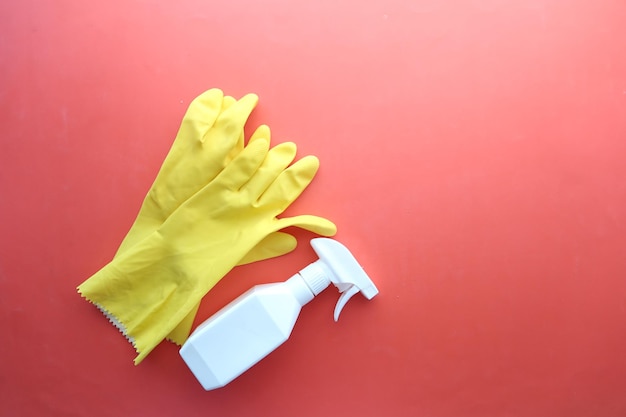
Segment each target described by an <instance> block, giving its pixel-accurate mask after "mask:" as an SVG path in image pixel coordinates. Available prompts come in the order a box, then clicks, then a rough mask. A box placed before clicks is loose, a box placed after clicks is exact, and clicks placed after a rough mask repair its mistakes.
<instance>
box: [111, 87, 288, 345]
mask: <svg viewBox="0 0 626 417" xmlns="http://www.w3.org/2000/svg"><path fill="white" fill-rule="evenodd" d="M257 103H258V97H257V96H256V95H254V94H248V95H246V96H244V97H243V98H242V99H241V100H239V101H236V100H235V99H234V98H232V97H230V96H224V94H223V93H222V91H221V90H219V89H211V90H208V91H206V92H204V93H202V94H201V95H199V96H198V97H196V98H195V99H194V100H193V101H192V102H191V103H190V105H189V107H188V109H187V112H186V113H185V116H184V117H183V121H182V123H181V126H180V129H179V131H178V134H177V135H176V139H175V140H174V143H173V145H172V148H171V149H170V151H169V153H168V155H167V157H166V158H165V161H164V162H163V165H162V166H161V169H160V171H159V173H158V175H157V177H156V179H155V181H154V183H153V184H152V187H151V188H150V191H149V192H148V194H147V196H146V198H145V199H144V201H143V204H142V206H141V209H140V211H139V214H138V215H137V219H136V220H135V222H134V224H133V226H132V227H131V229H130V231H129V232H128V234H127V235H126V237H125V238H124V240H123V242H122V244H121V245H120V247H119V249H118V251H117V254H116V257H117V256H119V255H121V254H123V253H124V252H126V251H127V250H128V249H129V248H131V247H132V246H134V245H135V244H136V243H137V242H140V241H141V240H142V239H144V238H145V237H147V236H148V235H150V234H151V233H153V232H154V231H155V230H157V229H158V228H159V227H160V226H161V224H163V222H164V221H165V220H166V219H167V218H168V217H169V216H170V214H172V213H173V212H174V210H176V209H177V208H178V207H179V206H180V205H181V204H182V203H183V202H185V201H186V200H187V199H188V198H190V197H191V196H192V195H193V194H195V193H196V192H197V191H198V190H200V189H201V188H202V187H203V186H204V185H206V184H207V183H208V182H209V181H210V180H212V179H213V178H215V176H216V175H217V174H218V173H219V172H220V171H221V170H222V169H223V168H224V166H226V164H227V163H228V162H229V161H231V160H232V159H233V158H234V157H235V156H236V155H237V154H238V153H239V152H241V150H242V149H243V146H244V125H245V123H246V121H247V119H248V117H249V116H250V113H251V112H252V110H253V109H254V108H255V106H256V104H257ZM260 138H264V139H267V140H269V139H270V130H269V127H267V126H265V125H262V126H260V127H259V128H258V129H257V130H256V131H255V132H254V133H253V135H252V136H251V137H250V139H249V142H252V141H254V140H256V139H260ZM234 140H236V142H235V144H234V146H233V141H234ZM290 152H293V155H292V156H291V159H290V160H289V161H288V162H286V165H285V167H286V166H287V165H288V164H289V163H291V161H292V160H293V157H295V148H294V147H288V148H284V149H283V153H285V154H286V155H285V157H286V158H284V159H285V161H286V160H287V159H289V158H288V156H287V154H289V153H290ZM295 246H296V239H295V238H294V237H293V236H291V235H289V234H287V233H282V232H276V233H273V234H271V235H269V236H267V237H266V238H265V239H264V240H263V241H261V242H260V243H259V244H258V245H257V246H255V247H254V248H252V249H251V250H250V252H249V253H247V254H245V256H244V257H243V258H242V259H241V260H240V261H239V264H240V265H241V264H245V263H249V262H254V261H258V260H262V259H267V258H271V257H275V256H280V255H283V254H285V253H287V252H290V251H291V250H293V249H294V248H295ZM198 308H199V304H198V305H196V306H195V307H194V308H193V309H192V310H191V311H190V312H189V314H188V315H187V316H186V317H185V318H184V319H183V320H182V321H181V323H180V324H179V325H178V326H176V328H175V329H174V330H173V331H172V332H171V333H170V334H169V335H168V337H167V338H168V339H169V340H171V341H173V342H174V343H177V344H179V345H181V344H183V343H184V342H185V340H186V339H187V337H188V336H189V334H190V332H191V327H192V325H193V321H194V318H195V316H196V312H197V310H198Z"/></svg>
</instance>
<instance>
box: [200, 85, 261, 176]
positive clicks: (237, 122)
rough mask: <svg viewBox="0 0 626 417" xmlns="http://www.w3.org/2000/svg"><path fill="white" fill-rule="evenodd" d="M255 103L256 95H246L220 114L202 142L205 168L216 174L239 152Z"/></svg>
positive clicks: (256, 100)
mask: <svg viewBox="0 0 626 417" xmlns="http://www.w3.org/2000/svg"><path fill="white" fill-rule="evenodd" d="M228 101H230V100H228ZM257 102H258V97H257V96H256V95H254V94H248V95H246V96H244V97H243V98H242V99H241V100H239V101H235V102H234V103H232V104H230V105H228V107H227V108H226V109H225V110H224V111H223V112H222V113H220V115H219V116H218V118H217V120H216V121H215V124H214V125H213V127H212V128H211V129H209V131H208V132H207V134H206V135H205V136H204V138H203V140H202V144H203V152H204V158H205V164H204V165H205V166H207V167H210V169H211V170H212V171H215V172H216V173H217V172H219V171H221V170H222V169H223V168H224V167H225V166H226V165H227V164H228V163H229V162H230V161H231V160H232V159H234V158H235V156H236V155H237V154H238V153H239V152H241V150H242V149H243V145H244V136H243V135H244V130H243V126H244V124H245V122H246V120H247V119H248V116H250V113H251V112H252V110H253V109H254V107H255V106H256V103H257Z"/></svg>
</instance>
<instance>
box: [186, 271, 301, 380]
mask: <svg viewBox="0 0 626 417" xmlns="http://www.w3.org/2000/svg"><path fill="white" fill-rule="evenodd" d="M307 292H308V293H307ZM311 299H313V293H311V292H310V290H308V287H306V284H304V282H303V281H302V279H301V278H300V276H298V275H295V276H294V277H292V278H291V279H289V280H287V281H286V282H283V283H278V284H265V285H258V286H256V287H253V288H252V289H250V290H248V291H247V292H245V293H244V294H242V295H241V296H239V297H238V298H237V299H235V300H234V301H232V302H231V303H230V304H228V305H227V306H226V307H224V308H223V309H222V310H220V312H218V313H217V314H215V315H214V316H213V317H211V318H210V319H209V320H207V321H205V322H204V323H202V325H200V326H199V327H198V328H197V329H196V330H195V331H194V332H193V334H192V335H191V336H190V337H189V340H188V341H187V343H185V345H184V346H183V347H182V349H181V350H180V354H181V356H182V357H183V359H184V360H185V362H187V365H189V368H190V369H191V371H192V372H193V373H194V375H195V376H196V378H197V379H198V380H199V381H200V383H201V384H202V386H203V387H204V389H205V390H210V389H214V388H219V387H222V386H224V385H226V384H227V383H229V382H230V381H232V380H233V379H235V378H236V377H238V376H239V375H240V374H242V373H243V372H245V371H246V370H247V369H249V368H250V367H251V366H253V365H254V364H256V363H257V362H258V361H260V360H261V359H263V358H264V357H265V356H267V355H268V354H269V353H270V352H272V351H273V350H274V349H276V348H277V347H278V346H280V345H281V344H282V343H284V342H285V341H286V340H287V339H288V338H289V336H290V335H291V331H292V329H293V327H294V325H295V323H296V320H297V318H298V315H299V314H300V310H301V308H302V306H303V305H304V304H306V303H307V302H308V301H310V300H311Z"/></svg>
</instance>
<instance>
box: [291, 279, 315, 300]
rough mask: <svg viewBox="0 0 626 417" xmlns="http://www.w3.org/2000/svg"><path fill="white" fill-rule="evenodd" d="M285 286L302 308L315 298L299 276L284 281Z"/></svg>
mask: <svg viewBox="0 0 626 417" xmlns="http://www.w3.org/2000/svg"><path fill="white" fill-rule="evenodd" d="M285 285H287V287H289V291H291V293H292V294H293V295H294V297H296V300H298V302H299V303H300V306H304V305H305V304H306V303H308V302H309V301H311V300H312V299H313V298H315V294H313V292H312V291H311V289H310V288H309V287H308V285H306V282H304V279H302V277H301V276H300V274H295V275H294V276H292V277H291V278H289V279H288V280H287V281H285Z"/></svg>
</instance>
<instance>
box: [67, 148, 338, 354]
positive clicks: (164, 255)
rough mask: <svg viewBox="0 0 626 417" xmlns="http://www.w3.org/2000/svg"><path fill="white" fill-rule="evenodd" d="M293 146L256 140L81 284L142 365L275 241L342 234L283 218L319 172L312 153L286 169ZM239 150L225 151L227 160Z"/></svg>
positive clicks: (322, 222)
mask: <svg viewBox="0 0 626 417" xmlns="http://www.w3.org/2000/svg"><path fill="white" fill-rule="evenodd" d="M293 146H294V145H293V144H289V143H287V144H281V145H278V146H276V147H274V148H273V149H272V150H271V151H269V143H268V141H267V140H264V139H258V140H254V141H252V142H250V143H249V144H248V145H247V146H246V148H245V149H244V150H243V151H242V152H240V153H239V154H238V155H237V156H236V157H235V159H233V160H232V161H231V162H230V163H228V165H227V166H226V167H225V168H224V169H223V170H222V171H221V172H220V173H219V174H218V175H217V176H216V177H215V179H213V180H212V181H210V182H209V183H208V184H207V185H206V186H205V187H203V188H202V189H201V190H200V191H198V192H197V193H195V194H194V195H193V196H192V197H191V198H189V199H188V200H186V201H185V202H184V203H183V204H182V205H180V207H178V208H177V209H176V210H175V211H174V212H173V213H172V214H171V215H170V216H169V217H168V218H167V219H166V220H165V221H164V222H163V224H162V225H161V226H160V227H158V228H157V229H156V230H155V231H154V232H153V233H151V234H150V235H149V236H147V237H146V238H144V239H143V240H141V241H140V242H138V243H137V244H135V245H133V246H132V247H130V248H129V249H128V250H125V251H123V253H121V254H119V256H117V257H116V258H115V259H114V260H113V261H112V262H110V263H109V264H108V265H107V266H105V267H104V268H102V269H101V270H100V271H98V272H97V273H96V274H94V275H93V276H92V277H91V278H89V279H88V280H87V281H85V282H84V283H82V284H81V285H80V286H79V288H78V290H79V292H80V293H81V294H82V295H83V296H84V297H85V298H87V299H88V300H89V301H91V302H93V303H94V304H96V305H97V306H98V307H99V308H100V309H102V310H103V311H104V312H106V314H107V315H109V316H110V317H111V318H113V322H114V324H116V325H117V326H118V328H119V329H120V330H121V331H122V332H123V333H124V335H125V336H126V337H127V338H128V339H129V340H130V341H131V342H132V343H133V346H134V347H135V349H136V350H137V352H138V354H139V355H138V356H137V357H136V358H135V363H136V364H138V363H140V362H141V361H142V360H143V358H145V356H146V355H147V354H148V353H150V351H151V350H152V349H153V348H154V347H155V346H156V345H157V344H158V343H159V342H160V341H162V340H163V339H164V338H165V337H166V336H167V335H168V334H170V332H171V331H172V330H173V329H174V328H175V327H176V326H177V325H178V324H179V323H180V322H181V321H182V320H183V319H184V318H185V316H187V315H188V314H189V312H191V311H192V310H193V309H194V307H195V306H196V305H197V303H198V302H199V301H200V300H201V298H202V297H203V296H204V295H205V294H206V293H207V292H208V291H209V290H210V289H211V288H212V287H213V286H214V285H215V283H217V282H218V281H219V280H220V279H221V278H222V277H223V276H224V275H225V274H226V273H227V272H228V271H230V270H231V269H232V268H233V267H234V266H235V265H236V264H237V263H238V262H239V261H240V260H241V259H242V258H243V257H244V256H245V255H246V254H247V253H248V252H250V250H251V249H252V248H254V247H255V246H256V245H257V244H259V242H261V241H262V240H263V239H264V238H266V237H267V236H269V235H271V234H272V233H274V232H276V231H278V230H280V229H282V228H285V227H288V226H293V225H298V226H300V227H302V228H304V229H307V230H311V231H313V232H315V233H319V234H322V235H333V234H334V233H335V232H336V227H335V225H334V224H333V223H332V222H330V221H329V220H326V219H323V218H320V217H316V216H311V215H302V216H295V217H291V218H284V219H278V218H277V217H276V216H277V215H279V214H281V213H282V212H283V211H284V210H285V209H286V208H287V207H288V206H289V205H290V204H291V203H292V202H293V201H294V200H295V199H296V198H297V197H298V195H299V194H300V193H301V192H302V191H303V190H304V189H305V188H306V186H307V185H308V184H309V183H310V181H311V180H312V179H313V177H314V175H315V173H316V172H317V169H318V167H319V161H318V160H317V158H316V157H313V156H307V157H304V158H302V159H301V160H299V161H298V162H296V163H295V164H293V165H291V166H290V167H288V168H285V165H286V164H285V162H286V161H287V160H289V161H290V160H291V159H292V157H293V156H292V155H293V152H292V149H293ZM231 150H232V149H229V148H227V147H222V152H223V153H222V155H224V154H225V153H226V154H227V153H229V152H230V151H231ZM224 151H225V152H224Z"/></svg>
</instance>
